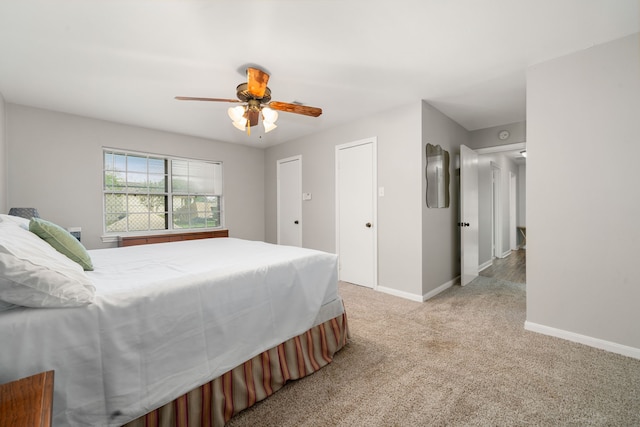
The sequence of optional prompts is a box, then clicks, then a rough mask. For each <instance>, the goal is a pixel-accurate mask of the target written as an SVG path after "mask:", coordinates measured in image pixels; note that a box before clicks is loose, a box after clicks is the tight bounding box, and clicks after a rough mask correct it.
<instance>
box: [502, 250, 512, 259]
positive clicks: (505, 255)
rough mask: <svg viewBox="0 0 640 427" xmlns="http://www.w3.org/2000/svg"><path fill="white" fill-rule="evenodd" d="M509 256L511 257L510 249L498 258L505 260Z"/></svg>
mask: <svg viewBox="0 0 640 427" xmlns="http://www.w3.org/2000/svg"><path fill="white" fill-rule="evenodd" d="M509 255H511V249H509V250H508V251H506V252H504V253H503V254H502V256H501V257H500V258H506V257H508V256H509Z"/></svg>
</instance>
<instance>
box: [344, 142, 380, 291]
mask: <svg viewBox="0 0 640 427" xmlns="http://www.w3.org/2000/svg"><path fill="white" fill-rule="evenodd" d="M365 144H371V149H372V160H371V162H372V163H373V164H372V165H371V166H372V170H373V177H372V183H371V186H372V188H371V197H372V200H373V227H374V229H373V248H372V249H373V254H374V256H373V289H377V288H378V194H377V188H378V137H376V136H373V137H370V138H365V139H360V140H357V141H353V142H348V143H345V144H339V145H336V147H335V160H334V165H335V167H334V169H335V191H334V192H335V204H336V207H335V224H336V254H337V255H338V262H340V171H339V170H338V164H339V159H340V157H339V156H340V150H346V149H349V148H352V147H357V146H360V145H365ZM338 280H340V270H339V269H338Z"/></svg>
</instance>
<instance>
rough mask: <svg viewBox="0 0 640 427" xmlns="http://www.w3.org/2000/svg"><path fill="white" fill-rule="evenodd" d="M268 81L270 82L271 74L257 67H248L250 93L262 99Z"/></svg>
mask: <svg viewBox="0 0 640 427" xmlns="http://www.w3.org/2000/svg"><path fill="white" fill-rule="evenodd" d="M267 83H269V74H267V73H265V72H264V71H262V70H259V69H257V68H251V67H249V68H247V85H248V89H249V93H251V95H253V96H255V97H256V98H258V99H260V98H262V97H263V96H264V91H265V90H267Z"/></svg>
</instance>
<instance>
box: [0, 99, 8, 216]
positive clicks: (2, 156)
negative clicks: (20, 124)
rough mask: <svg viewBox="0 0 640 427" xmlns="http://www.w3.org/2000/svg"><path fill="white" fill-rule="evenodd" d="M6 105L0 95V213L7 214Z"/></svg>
mask: <svg viewBox="0 0 640 427" xmlns="http://www.w3.org/2000/svg"><path fill="white" fill-rule="evenodd" d="M6 122H7V121H6V103H5V102H4V97H3V96H2V93H0V213H7V212H8V211H9V207H8V206H7V164H8V161H7V138H6V130H7V125H6Z"/></svg>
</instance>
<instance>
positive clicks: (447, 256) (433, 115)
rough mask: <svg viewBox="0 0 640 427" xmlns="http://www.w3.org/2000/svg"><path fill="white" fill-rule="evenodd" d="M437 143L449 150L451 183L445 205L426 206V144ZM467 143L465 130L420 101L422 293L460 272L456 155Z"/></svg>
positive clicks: (467, 137) (467, 133) (467, 136)
mask: <svg viewBox="0 0 640 427" xmlns="http://www.w3.org/2000/svg"><path fill="white" fill-rule="evenodd" d="M429 143H430V144H433V145H440V146H441V147H442V148H443V149H445V150H447V151H449V158H450V163H449V174H450V177H451V182H450V185H449V195H450V200H451V203H450V205H449V208H438V209H432V208H428V207H427V203H426V199H425V198H426V192H427V187H426V185H427V180H426V177H425V170H426V166H427V164H426V146H427V144H429ZM462 144H464V145H468V144H469V132H467V130H466V129H464V128H463V127H462V126H460V125H459V124H458V123H456V122H454V121H453V120H451V119H450V118H449V117H447V116H445V115H444V114H443V113H441V112H440V111H439V110H437V109H436V108H434V107H433V106H431V105H430V104H428V103H427V102H423V103H422V147H421V150H422V169H421V177H422V194H421V205H422V276H423V285H422V294H423V295H425V294H428V293H429V292H430V291H433V290H434V289H436V288H438V287H439V286H441V285H443V284H445V283H446V282H448V281H450V280H452V279H453V278H455V277H457V276H459V275H460V230H459V228H458V226H457V223H458V216H459V215H458V212H459V199H460V197H459V178H458V175H459V171H457V170H456V168H457V165H456V157H457V156H459V154H460V145H462Z"/></svg>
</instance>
